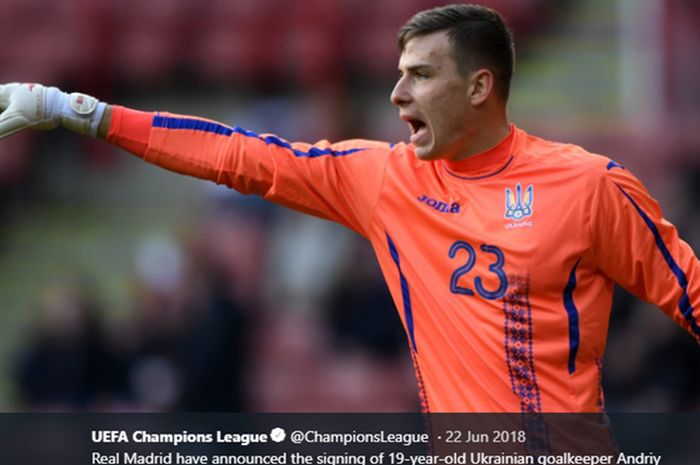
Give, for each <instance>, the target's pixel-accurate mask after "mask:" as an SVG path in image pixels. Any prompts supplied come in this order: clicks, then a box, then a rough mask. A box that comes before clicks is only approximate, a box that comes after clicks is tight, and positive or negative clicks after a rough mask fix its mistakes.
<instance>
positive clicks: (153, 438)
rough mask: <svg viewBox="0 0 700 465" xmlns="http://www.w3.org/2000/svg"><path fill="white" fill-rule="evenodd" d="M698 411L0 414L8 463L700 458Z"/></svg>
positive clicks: (230, 464) (675, 461)
mask: <svg viewBox="0 0 700 465" xmlns="http://www.w3.org/2000/svg"><path fill="white" fill-rule="evenodd" d="M698 437H700V415H698V414H610V415H599V414H580V415H574V414H546V415H542V414H539V415H536V414H432V415H420V414H142V413H139V414H55V413H51V414H48V413H47V414H38V413H31V414H10V413H6V414H0V464H12V465H34V464H37V465H38V464H42V465H53V464H56V465H58V464H60V465H64V464H75V465H82V464H85V465H177V464H185V465H187V464H190V465H199V464H202V465H224V464H226V465H487V464H541V465H566V464H580V465H601V464H608V465H609V464H649V465H659V464H664V465H686V464H688V465H690V464H693V465H696V464H698V463H700V459H699V458H698V453H697V451H695V450H694V445H695V443H696V442H695V441H697V438H698Z"/></svg>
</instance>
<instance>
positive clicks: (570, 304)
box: [563, 258, 581, 374]
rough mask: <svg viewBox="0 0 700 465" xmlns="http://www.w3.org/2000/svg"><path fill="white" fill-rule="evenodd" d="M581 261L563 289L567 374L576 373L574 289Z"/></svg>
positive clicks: (577, 339) (577, 325)
mask: <svg viewBox="0 0 700 465" xmlns="http://www.w3.org/2000/svg"><path fill="white" fill-rule="evenodd" d="M580 261H581V259H580V258H579V259H578V260H577V261H576V264H575V265H574V267H573V268H572V269H571V273H569V280H568V281H567V283H566V287H565V288H564V296H563V297H564V308H565V309H566V314H567V315H568V316H569V374H572V373H573V372H574V371H576V354H577V353H578V347H579V344H580V342H581V335H580V333H579V323H578V308H576V304H575V303H574V289H576V268H577V267H578V264H579V262H580Z"/></svg>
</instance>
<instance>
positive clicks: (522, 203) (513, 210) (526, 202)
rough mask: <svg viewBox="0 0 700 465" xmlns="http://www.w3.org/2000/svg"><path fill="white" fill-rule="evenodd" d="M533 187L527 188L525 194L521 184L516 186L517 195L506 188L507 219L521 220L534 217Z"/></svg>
mask: <svg viewBox="0 0 700 465" xmlns="http://www.w3.org/2000/svg"><path fill="white" fill-rule="evenodd" d="M532 201H533V187H532V184H530V185H529V186H527V189H525V194H524V195H523V189H522V187H521V186H520V183H517V184H516V185H515V193H513V191H512V190H510V189H509V188H507V187H506V215H505V217H506V218H510V219H513V220H516V221H517V220H521V219H523V218H525V217H527V216H530V215H532Z"/></svg>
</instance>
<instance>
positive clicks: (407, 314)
mask: <svg viewBox="0 0 700 465" xmlns="http://www.w3.org/2000/svg"><path fill="white" fill-rule="evenodd" d="M386 240H387V242H388V243H389V252H390V253H391V258H392V259H393V260H394V263H396V268H397V269H398V271H399V280H400V281H401V296H402V298H403V314H404V319H405V320H406V328H408V336H409V337H410V339H411V348H412V349H413V350H414V351H415V352H416V353H417V352H418V347H417V346H416V337H415V334H414V331H413V309H412V308H411V291H410V289H409V288H408V281H407V280H406V277H405V276H404V275H403V271H401V262H400V261H399V252H398V250H396V246H395V245H394V241H393V240H392V239H391V236H389V234H388V233H387V235H386Z"/></svg>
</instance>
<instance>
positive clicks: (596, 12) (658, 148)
mask: <svg viewBox="0 0 700 465" xmlns="http://www.w3.org/2000/svg"><path fill="white" fill-rule="evenodd" d="M441 3H442V2H435V1H430V0H373V1H368V0H288V1H286V2H280V1H275V0H198V1H196V2H193V1H189V0H151V1H138V0H121V1H118V2H113V1H111V0H64V1H54V0H2V2H0V43H1V44H2V45H1V46H0V63H2V67H0V81H2V82H7V81H34V82H43V83H49V84H55V85H58V86H59V87H61V88H63V89H64V90H69V91H73V90H81V91H84V92H88V93H92V94H94V95H96V96H97V97H99V98H100V99H102V100H106V101H109V102H114V103H120V104H124V105H127V106H131V107H134V108H138V109H144V110H167V111H172V112H178V113H189V114H198V115H202V116H207V117H211V118H215V119H219V120H221V121H223V122H226V123H229V124H237V125H241V126H244V127H246V128H248V129H251V130H254V131H257V132H274V133H277V134H279V135H281V136H282V137H285V138H287V139H290V140H317V139H320V138H329V139H340V138H347V137H357V136H361V137H365V138H379V139H382V140H389V141H398V140H402V139H404V138H405V137H406V136H407V130H406V128H405V127H404V124H403V123H401V122H400V121H399V120H398V118H397V112H396V110H395V109H393V108H392V107H391V105H390V103H389V100H388V95H389V93H390V91H391V88H392V86H393V82H394V79H395V77H396V63H397V59H398V52H397V50H396V47H395V40H394V37H395V33H396V31H397V29H398V27H399V26H400V25H401V24H402V23H403V22H404V21H405V20H406V19H408V18H409V17H410V16H411V15H412V14H413V13H415V12H416V11H418V10H420V9H423V8H426V7H431V6H436V5H438V4H441ZM483 3H485V4H488V5H491V6H494V7H496V8H498V9H499V10H500V11H502V12H503V13H504V15H505V16H506V17H508V18H509V20H510V23H511V25H512V27H513V29H514V32H515V36H516V44H517V49H518V62H517V69H516V77H515V82H514V91H513V92H512V104H511V118H512V120H513V121H515V122H516V123H517V124H518V125H520V126H521V127H523V128H525V129H527V130H529V131H531V132H533V133H536V134H539V135H542V136H545V137H549V138H554V139H558V140H565V141H571V142H574V143H578V144H581V145H583V146H585V147H587V148H588V149H589V150H592V151H597V152H600V153H604V154H606V155H609V156H610V157H612V158H614V159H616V161H618V162H620V163H622V164H623V165H625V166H626V167H627V168H629V169H630V170H632V171H633V172H634V173H635V174H636V175H637V176H639V177H640V178H641V179H642V180H643V181H644V182H645V184H646V185H647V187H648V188H649V190H650V191H651V192H652V194H653V195H654V196H655V197H656V198H657V199H659V201H660V202H661V204H662V206H663V207H664V210H665V214H666V217H667V218H669V219H670V220H671V221H672V222H674V223H675V224H676V225H677V226H678V228H679V229H680V231H681V235H682V236H683V237H684V238H685V239H686V240H687V241H688V242H690V243H691V245H693V246H694V247H695V249H696V251H697V250H698V246H699V245H700V214H699V213H700V210H699V208H700V202H699V201H700V156H699V155H700V84H699V83H700V60H698V52H697V50H698V47H699V46H700V2H697V1H692V0H556V1H555V0H491V1H485V2H483ZM0 192H1V195H0V410H5V411H16V410H47V409H51V410H158V411H182V410H187V411H206V410H209V411H256V412H259V411H414V410H416V409H417V408H418V401H417V393H416V387H415V381H414V378H413V371H412V367H411V365H410V360H409V357H408V351H407V350H406V343H405V336H404V335H403V333H402V330H401V328H400V325H399V320H398V317H397V316H396V315H395V311H394V309H393V306H392V304H391V302H390V300H389V296H388V292H387V290H386V287H385V285H384V284H383V282H382V280H381V277H380V275H379V272H378V269H377V266H376V265H375V264H374V261H373V257H372V253H371V251H370V250H369V247H368V245H367V244H365V243H364V241H362V240H361V239H360V238H359V237H357V236H356V235H354V234H353V233H350V232H347V231H345V230H343V229H342V228H340V227H337V226H335V225H333V224H330V223H326V222H322V221H318V220H315V219H311V218H308V217H305V216H302V215H298V214H295V213H292V212H288V211H285V210H282V209H280V208H277V207H275V206H271V205H268V204H266V203H264V202H262V201H259V200H257V199H254V198H247V197H244V196H241V195H238V194H236V193H235V192H232V191H227V190H225V189H220V188H218V187H216V186H214V185H209V184H207V183H204V182H201V181H193V180H190V179H186V178H184V177H181V176H177V175H173V174H170V173H166V172H164V171H161V170H159V169H158V168H154V167H151V166H149V165H146V164H145V163H142V162H140V161H139V160H136V159H135V158H134V157H131V156H129V155H126V154H124V153H119V152H118V151H116V150H115V149H113V148H112V147H111V146H109V145H108V144H106V143H104V142H102V141H95V140H88V139H86V138H79V137H76V136H74V135H73V134H69V133H67V132H63V131H55V132H51V133H42V134H38V133H26V134H20V135H17V136H14V137H11V138H9V139H6V140H3V141H2V142H0ZM698 368H700V348H699V347H697V344H696V343H695V341H694V340H693V339H692V338H691V337H690V336H689V335H687V334H685V333H684V332H683V331H682V330H680V329H679V328H678V327H676V326H675V325H674V324H673V323H672V322H671V321H670V320H668V319H667V318H666V317H665V316H663V314H662V313H661V312H660V311H658V310H657V309H656V308H654V307H652V306H650V305H647V304H645V303H643V302H640V301H638V300H636V299H634V298H631V297H629V296H628V295H626V294H624V293H622V292H620V293H619V295H617V298H616V302H615V308H614V311H613V320H612V330H611V333H610V338H609V344H608V353H607V356H606V359H605V370H604V378H603V382H604V386H605V389H606V395H607V399H606V400H607V407H608V409H609V410H611V411H684V410H689V411H697V410H699V409H700V370H698Z"/></svg>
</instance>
